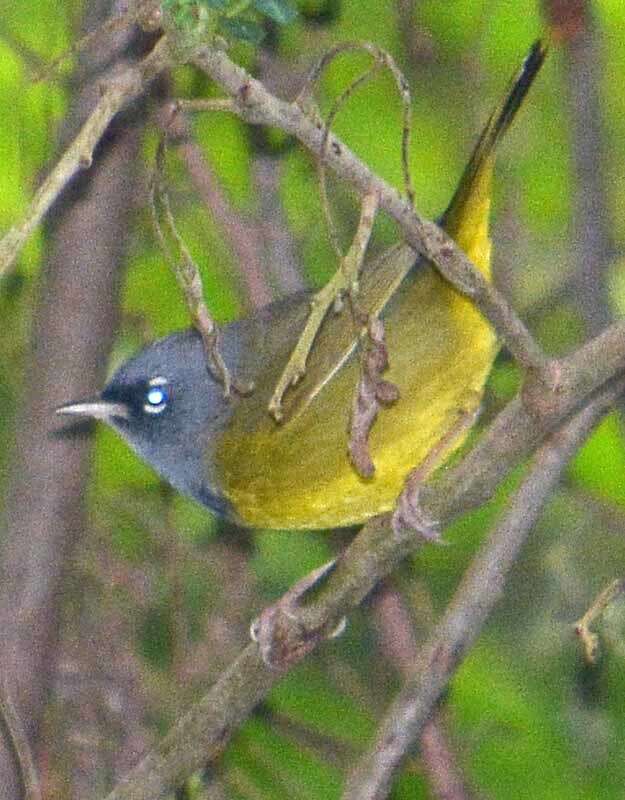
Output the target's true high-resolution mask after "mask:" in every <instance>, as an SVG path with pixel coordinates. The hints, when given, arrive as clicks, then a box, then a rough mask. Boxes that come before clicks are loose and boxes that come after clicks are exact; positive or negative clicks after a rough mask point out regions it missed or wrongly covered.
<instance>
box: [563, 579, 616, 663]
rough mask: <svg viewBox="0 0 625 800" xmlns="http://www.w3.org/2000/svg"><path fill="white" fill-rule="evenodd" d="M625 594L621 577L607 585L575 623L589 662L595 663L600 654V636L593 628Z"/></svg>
mask: <svg viewBox="0 0 625 800" xmlns="http://www.w3.org/2000/svg"><path fill="white" fill-rule="evenodd" d="M623 594H625V578H619V579H618V580H615V581H612V583H611V584H610V585H609V586H606V588H605V589H603V590H602V591H601V592H600V593H599V594H598V595H597V597H595V599H594V600H593V602H592V605H591V606H590V608H589V609H588V610H587V611H586V613H585V614H584V616H583V617H581V618H580V619H579V620H578V621H577V622H576V624H575V633H576V634H577V635H578V636H579V639H580V642H581V644H582V648H583V652H584V658H585V659H586V662H587V663H588V664H595V663H596V661H597V658H598V656H599V637H598V636H597V634H596V633H594V632H593V631H592V630H591V627H592V626H594V624H595V623H596V622H597V619H598V618H599V617H600V616H601V615H602V614H604V612H605V611H606V610H607V609H608V608H609V607H610V606H611V605H613V603H614V602H615V601H616V600H617V599H618V598H619V597H621V596H622V595H623Z"/></svg>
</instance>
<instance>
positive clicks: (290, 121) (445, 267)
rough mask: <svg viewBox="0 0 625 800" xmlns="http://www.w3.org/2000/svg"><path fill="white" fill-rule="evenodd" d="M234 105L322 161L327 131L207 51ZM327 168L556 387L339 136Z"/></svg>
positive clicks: (198, 58) (470, 271)
mask: <svg viewBox="0 0 625 800" xmlns="http://www.w3.org/2000/svg"><path fill="white" fill-rule="evenodd" d="M192 61H193V63H194V64H195V65H196V66H197V67H198V68H199V69H201V70H203V71H204V72H206V73H207V74H208V75H209V76H210V77H211V78H212V79H213V80H214V81H215V82H216V83H218V84H219V85H220V86H221V87H222V89H224V91H225V92H226V93H227V94H228V95H230V96H231V97H232V98H233V99H234V101H235V106H234V109H235V111H236V113H237V114H238V115H239V116H240V117H241V118H242V119H244V120H245V121H246V122H249V123H251V124H255V125H268V126H274V127H278V128H280V129H281V130H283V131H285V132H286V133H290V134H291V135H293V136H295V138H297V139H298V140H299V142H300V143H301V144H303V145H304V146H305V147H307V148H308V149H309V150H310V151H311V152H313V153H315V155H317V156H319V157H320V156H321V155H322V152H323V151H324V139H325V138H326V134H325V128H324V126H323V125H322V124H321V123H320V122H319V121H318V120H316V119H315V118H313V117H311V116H308V115H307V114H306V112H305V111H304V110H303V109H302V108H301V107H300V106H299V105H297V104H295V103H287V102H285V101H283V100H280V99H278V98H277V97H275V96H274V95H272V94H271V93H270V92H268V91H267V90H266V89H265V87H264V86H263V85H262V83H260V82H259V81H257V80H255V79H254V78H252V77H251V75H249V74H248V73H247V72H246V71H245V70H244V69H242V68H241V67H239V66H238V65H236V64H235V63H234V62H233V61H231V60H230V59H229V58H228V56H227V55H226V54H225V53H224V52H223V51H221V50H218V49H215V48H208V47H203V48H200V49H199V50H198V52H197V53H196V54H195V55H194V56H193V57H192ZM327 141H328V145H327V152H326V159H325V160H326V163H327V164H328V166H330V167H331V168H332V169H333V170H334V172H335V173H336V174H337V175H338V176H339V177H340V178H342V179H343V180H345V181H346V182H347V183H348V184H350V185H351V186H352V187H353V188H354V189H356V191H357V192H358V194H359V195H360V196H361V197H364V196H366V195H369V194H371V193H372V192H373V193H374V194H375V195H376V196H377V197H378V198H379V204H380V208H381V209H383V210H384V211H386V212H387V214H389V216H390V217H392V219H393V220H395V222H396V223H397V224H398V225H399V227H400V228H401V230H402V233H403V235H404V237H405V239H406V241H407V242H408V244H409V245H411V246H412V247H414V248H415V250H416V251H417V252H418V253H421V254H422V255H424V256H425V257H426V258H427V259H428V260H429V261H431V262H432V263H433V264H434V265H435V266H436V268H437V269H438V270H439V271H440V273H441V274H442V275H443V276H444V277H445V278H446V279H447V280H448V281H449V282H450V283H451V284H452V285H453V286H454V287H455V288H456V289H457V290H458V291H460V292H461V293H462V294H465V295H466V296H467V297H470V298H471V299H472V300H473V302H474V303H475V305H476V306H477V307H478V308H479V310H480V311H481V312H482V314H483V315H484V316H485V317H486V319H487V320H488V321H489V322H490V323H491V324H492V325H493V327H494V328H495V330H496V331H497V333H498V335H499V336H500V337H501V339H502V340H503V342H504V343H505V345H506V346H507V347H508V349H509V350H510V352H511V353H512V355H513V356H514V357H515V359H516V360H517V361H518V362H519V364H521V366H523V367H524V368H525V369H527V370H531V371H535V372H536V373H538V374H540V375H541V376H543V377H544V378H545V379H546V383H547V385H550V384H551V370H550V365H549V362H548V360H547V359H546V358H545V355H544V354H543V352H542V351H541V349H540V348H539V347H538V345H537V344H536V342H535V341H534V339H533V338H532V336H531V334H530V333H529V331H528V330H527V328H526V327H525V325H524V324H523V322H522V321H521V320H520V319H519V317H518V316H517V315H516V314H515V312H514V311H513V310H512V309H511V308H510V306H509V305H508V303H507V302H506V300H505V299H504V297H503V296H502V295H501V294H500V293H499V292H498V291H497V289H495V287H494V286H493V285H492V284H491V283H489V281H487V280H486V278H484V276H483V275H482V274H481V272H480V271H479V270H478V269H476V267H475V266H474V265H473V264H472V263H471V261H470V260H469V259H468V258H467V257H466V255H465V254H464V253H463V252H462V250H461V249H460V248H459V247H458V246H457V245H456V244H455V242H454V241H453V240H452V239H450V237H449V236H448V235H447V234H446V233H445V232H444V231H443V230H442V229H441V228H439V227H438V225H436V224H434V223H433V222H429V221H428V220H425V219H423V218H422V217H420V216H419V215H418V214H417V213H416V212H415V211H414V209H413V208H412V206H411V204H410V202H409V200H406V199H404V198H402V197H401V195H400V194H399V192H398V191H397V190H396V189H395V188H393V187H391V186H389V185H388V184H387V183H386V182H385V181H383V180H382V179H381V178H379V177H378V176H377V175H376V174H374V173H373V172H372V171H371V170H370V169H369V168H368V167H367V166H366V165H365V164H364V163H363V162H362V161H361V160H360V159H359V158H358V157H357V156H356V155H355V154H354V153H352V152H351V151H350V150H349V148H347V147H346V145H344V144H343V142H341V141H340V140H339V139H338V138H337V137H336V136H334V134H331V133H330V134H328V135H327Z"/></svg>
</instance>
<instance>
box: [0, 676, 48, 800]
mask: <svg viewBox="0 0 625 800" xmlns="http://www.w3.org/2000/svg"><path fill="white" fill-rule="evenodd" d="M0 729H4V737H3V738H4V739H5V741H6V742H7V743H8V744H9V746H10V749H11V750H12V751H13V755H14V757H15V762H16V764H17V767H18V770H19V779H20V781H21V783H22V788H23V789H24V800H41V787H40V786H39V776H38V775H37V768H36V767H35V760H34V758H33V752H32V749H31V747H30V743H29V741H28V737H27V736H26V733H25V731H24V729H23V727H22V724H21V721H20V718H19V716H18V714H17V711H16V710H15V706H14V705H13V701H12V700H11V696H10V694H9V687H8V686H7V684H6V681H5V680H2V681H1V685H0Z"/></svg>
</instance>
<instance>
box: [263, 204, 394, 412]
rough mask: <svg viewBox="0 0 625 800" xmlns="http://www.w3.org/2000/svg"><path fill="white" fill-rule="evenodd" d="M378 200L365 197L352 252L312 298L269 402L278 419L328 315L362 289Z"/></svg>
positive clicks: (303, 370) (351, 248) (303, 371)
mask: <svg viewBox="0 0 625 800" xmlns="http://www.w3.org/2000/svg"><path fill="white" fill-rule="evenodd" d="M377 208H378V199H377V197H376V195H375V193H374V192H371V193H370V194H367V195H365V196H364V197H363V200H362V207H361V212H360V220H359V222H358V228H357V229H356V233H355V234H354V240H353V242H352V246H351V247H350V249H349V252H348V253H347V254H346V255H345V257H344V258H343V259H342V260H341V264H340V265H339V268H338V270H337V271H336V272H335V273H334V275H333V276H332V278H331V279H330V280H329V281H328V283H326V285H325V286H324V287H323V289H321V290H320V291H319V292H317V294H316V295H315V296H314V297H313V298H312V300H311V304H310V306H311V307H310V313H309V315H308V319H307V320H306V324H305V326H304V329H303V331H302V333H301V334H300V337H299V339H298V341H297V344H296V346H295V349H294V350H293V352H292V353H291V356H290V358H289V360H288V362H287V364H286V366H285V367H284V370H283V371H282V373H281V375H280V378H279V379H278V382H277V384H276V388H275V389H274V393H273V395H272V397H271V400H270V401H269V406H268V408H269V412H270V413H271V414H273V416H274V418H275V419H276V420H278V421H279V420H280V419H282V399H283V397H284V394H285V392H286V390H287V389H288V388H289V387H290V386H294V385H295V384H296V383H297V382H298V381H299V380H300V379H301V377H302V376H303V375H304V373H305V370H306V362H307V360H308V356H309V354H310V351H311V349H312V346H313V343H314V341H315V337H316V336H317V332H318V331H319V328H320V327H321V325H322V323H323V320H324V319H325V317H326V314H327V313H328V312H329V311H330V309H331V308H333V307H334V309H335V311H337V312H338V311H339V310H340V307H341V304H342V300H343V296H344V295H345V294H346V293H349V294H350V295H355V294H356V293H357V288H358V275H359V273H360V269H361V267H362V263H363V261H364V257H365V253H366V250H367V245H368V244H369V237H370V236H371V230H372V228H373V222H374V219H375V214H376V210H377Z"/></svg>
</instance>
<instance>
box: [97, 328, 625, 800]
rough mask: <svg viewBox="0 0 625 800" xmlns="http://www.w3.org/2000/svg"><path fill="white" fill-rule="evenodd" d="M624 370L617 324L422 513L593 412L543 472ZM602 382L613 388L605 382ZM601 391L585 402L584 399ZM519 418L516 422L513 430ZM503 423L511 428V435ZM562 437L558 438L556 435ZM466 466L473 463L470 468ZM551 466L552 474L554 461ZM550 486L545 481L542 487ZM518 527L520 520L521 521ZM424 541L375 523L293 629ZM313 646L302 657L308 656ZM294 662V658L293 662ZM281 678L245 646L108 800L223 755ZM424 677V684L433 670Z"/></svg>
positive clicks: (363, 587)
mask: <svg viewBox="0 0 625 800" xmlns="http://www.w3.org/2000/svg"><path fill="white" fill-rule="evenodd" d="M624 366H625V326H623V325H614V326H612V327H611V328H609V329H608V330H607V331H605V333H604V334H602V335H601V336H600V337H597V339H594V340H592V341H591V342H589V343H588V344H587V345H586V346H585V347H583V348H582V349H581V350H580V351H578V352H577V353H575V354H573V355H572V356H570V357H569V358H567V359H564V360H563V361H562V362H558V363H557V364H556V367H557V371H558V374H559V375H560V377H561V381H560V391H559V392H558V394H557V397H556V399H557V400H558V402H557V403H553V404H552V405H550V406H546V407H545V408H543V409H540V408H536V409H535V411H534V413H533V415H530V412H529V411H527V410H526V408H525V406H524V404H523V403H522V401H521V399H520V397H517V398H515V399H514V400H513V401H512V402H511V403H510V404H509V405H508V406H507V407H506V408H505V409H504V410H503V411H502V412H501V414H500V415H499V417H498V418H497V419H496V420H495V422H494V423H493V425H492V426H491V428H489V430H488V431H487V432H486V434H485V435H484V437H483V438H482V440H481V441H480V442H478V444H477V446H476V447H475V448H474V450H473V451H471V453H469V455H468V456H467V458H465V459H464V460H463V461H462V462H460V464H458V465H457V466H456V467H455V468H453V469H450V470H449V471H448V472H446V473H445V476H444V479H443V480H438V481H436V482H432V483H430V484H426V485H425V486H424V487H422V493H423V495H422V496H423V497H424V499H425V500H427V508H426V510H427V511H428V512H429V511H430V510H431V509H436V512H437V519H438V520H439V521H440V522H441V524H442V525H446V524H447V523H448V522H449V521H450V520H451V519H452V518H453V516H455V515H457V514H458V513H460V512H461V511H462V510H464V507H465V505H466V504H467V503H468V502H470V501H471V502H472V501H473V500H474V498H476V497H490V496H491V495H492V493H493V491H494V489H495V488H496V486H497V485H498V483H499V482H500V481H501V480H502V478H503V476H504V475H506V474H507V473H508V472H509V470H510V469H511V468H512V467H513V466H514V465H516V464H517V463H518V462H519V461H520V460H521V459H522V458H523V457H524V456H526V455H527V454H528V453H529V452H531V451H532V450H534V449H536V448H537V447H538V446H539V444H540V442H541V441H542V439H544V438H545V437H546V436H547V435H548V434H549V433H550V432H552V431H554V430H556V429H557V428H558V426H559V425H561V424H562V422H563V421H564V419H565V418H566V417H567V416H569V415H570V414H571V413H573V412H574V411H575V410H577V409H579V408H580V407H581V405H582V403H583V402H584V401H588V402H589V407H588V408H589V410H588V411H583V412H581V413H580V416H579V418H578V419H576V421H575V422H573V423H571V426H570V427H569V428H567V429H566V431H565V432H563V433H562V434H558V435H554V436H553V439H552V441H551V444H550V445H549V446H548V447H547V446H546V448H545V450H544V452H543V455H542V456H541V459H539V461H538V464H537V469H540V468H541V467H540V465H541V464H542V463H543V461H542V459H545V465H544V469H545V470H547V467H548V466H549V465H551V463H552V462H551V459H552V458H553V456H551V455H550V453H552V451H554V450H556V451H558V452H559V447H561V446H564V445H566V453H567V454H568V452H569V450H568V448H569V447H573V445H572V444H568V443H569V437H573V434H574V433H575V432H576V431H577V433H575V437H574V442H575V445H577V444H578V443H579V441H581V438H582V432H585V431H587V430H588V429H589V427H590V425H591V423H592V422H593V421H594V420H595V419H596V418H597V417H598V415H599V414H600V413H605V411H607V410H608V409H609V408H610V406H611V405H612V404H613V403H614V401H615V398H616V397H617V396H618V395H619V393H621V392H622V391H624V390H625V378H623V377H622V376H620V377H616V378H615V377H613V376H614V375H619V373H620V372H622V370H623V368H624ZM609 379H611V380H609ZM606 380H609V383H608V384H607V385H606V386H603V384H604V383H605V381H606ZM602 386H603V388H601V390H600V392H599V393H598V394H597V395H596V396H595V397H594V399H592V400H590V399H589V398H590V395H591V394H593V393H595V392H597V391H598V389H600V387H602ZM515 416H516V417H519V419H520V422H519V423H518V424H517V423H515ZM506 425H509V426H511V431H510V435H509V436H508V435H507V433H506V427H505V426H506ZM560 436H561V437H563V438H562V439H560V438H558V437H560ZM502 438H503V441H502ZM559 442H562V443H563V444H562V445H560V444H558V443H559ZM467 462H470V467H469V468H467V467H466V464H467ZM493 465H494V466H493ZM551 468H552V469H554V467H553V465H552V466H551ZM549 474H550V473H549ZM558 474H559V472H558ZM547 482H548V480H547V479H545V480H544V481H543V483H545V484H546V483H547ZM532 485H533V484H532ZM519 503H520V500H519V498H517V503H516V505H515V508H516V509H517V517H515V519H518V516H519V515H518V511H519V507H520V506H519ZM526 505H527V502H526ZM523 511H524V512H525V511H527V508H524V509H523ZM520 516H521V517H522V516H523V515H522V514H521V515H520ZM507 519H508V522H507V525H508V526H509V527H512V517H509V518H507ZM519 524H520V525H523V524H525V523H523V520H522V519H521V521H520V522H519ZM422 543H423V540H422V539H421V538H420V537H419V534H418V533H417V532H415V531H412V530H405V531H401V532H398V533H396V534H395V535H391V533H390V519H389V515H387V516H385V517H379V518H377V519H373V520H371V521H370V522H369V523H368V524H367V525H366V526H365V528H364V529H363V531H362V532H361V534H360V535H359V536H357V537H356V539H354V541H353V542H352V544H351V545H350V546H349V547H348V548H347V550H346V551H345V552H344V554H343V556H342V557H341V558H340V559H339V561H338V564H337V566H336V568H335V569H334V570H333V572H332V573H331V574H330V577H329V578H328V579H327V581H326V582H325V583H324V584H323V585H322V586H321V588H320V589H319V590H318V591H317V592H316V594H315V597H314V600H313V601H312V602H310V603H309V604H307V605H306V606H304V607H303V608H301V609H300V610H299V612H297V613H294V614H293V617H292V620H291V622H292V624H293V626H294V627H296V628H298V629H300V630H301V631H303V632H304V633H307V634H309V635H310V636H311V637H313V636H314V635H315V633H316V632H319V631H323V630H327V629H328V628H329V627H331V626H332V624H333V623H337V622H338V621H339V620H340V619H341V617H343V616H344V615H345V614H347V613H349V611H351V610H352V609H353V608H354V607H355V606H357V605H358V604H359V603H360V602H362V600H363V599H364V598H365V597H366V596H367V595H368V594H369V592H370V591H371V589H372V588H373V587H374V586H375V585H376V584H377V583H378V581H380V580H381V579H382V578H383V577H385V576H386V575H388V574H389V573H390V572H392V571H393V570H394V569H395V568H396V567H397V566H398V565H399V563H400V562H401V560H402V559H403V558H404V557H405V556H406V555H407V554H408V553H409V552H410V551H411V550H414V549H415V548H416V547H418V546H419V545H420V544H422ZM459 596H462V597H464V596H465V595H464V594H462V595H459ZM469 616H470V615H469ZM469 616H467V624H468V622H469ZM312 647H313V646H312V645H311V646H310V647H309V648H308V649H307V650H306V652H310V650H311V649H312ZM428 652H429V651H428ZM297 660H298V658H297V657H293V659H292V661H291V664H294V663H297ZM450 669H451V666H450ZM282 674H283V670H278V669H272V668H271V667H270V666H268V665H267V664H266V663H265V662H264V661H263V659H262V658H261V656H260V654H259V652H258V647H257V645H256V644H250V645H248V646H247V647H246V648H245V650H243V652H242V653H241V655H240V656H239V657H238V659H237V660H236V661H235V662H234V663H233V664H232V665H231V667H230V668H229V669H228V670H227V671H226V672H225V673H224V674H223V675H222V677H221V678H220V679H219V681H218V682H217V683H216V684H215V685H214V686H213V687H212V688H211V689H210V690H209V692H208V693H207V694H206V695H205V696H204V698H203V699H202V700H201V702H200V703H199V704H198V705H196V706H195V707H194V708H193V709H192V710H191V711H190V712H189V713H188V714H187V715H186V716H185V717H183V718H182V719H181V720H180V721H179V723H178V724H177V725H176V727H175V728H174V729H173V730H172V732H171V733H170V734H169V735H168V736H167V737H165V739H164V740H163V741H162V742H161V744H160V745H159V746H158V748H157V750H156V751H154V752H153V753H151V754H149V755H148V756H147V757H146V758H145V759H144V760H143V761H142V762H141V763H140V764H139V765H138V766H137V768H136V769H135V770H134V771H133V772H132V773H131V774H130V775H129V776H128V779H127V781H125V782H124V783H123V784H122V785H120V786H119V787H117V789H116V790H115V791H114V792H113V793H112V794H110V795H109V797H108V799H107V800H148V799H149V800H154V798H157V797H162V796H163V794H164V793H165V792H166V791H167V790H168V789H169V788H171V787H172V786H175V785H176V783H177V782H178V781H180V780H182V779H183V778H185V777H186V776H188V775H190V774H191V773H192V772H194V771H195V770H197V769H199V768H200V767H201V766H202V765H203V764H205V763H206V761H207V760H210V759H211V758H214V757H216V756H217V755H218V754H219V753H221V752H222V751H223V749H224V748H225V746H226V744H227V743H228V741H229V739H230V737H231V735H232V733H233V732H234V730H235V728H236V727H237V725H238V724H239V723H240V722H241V721H242V720H243V719H244V718H245V717H246V716H248V715H249V714H250V713H251V712H252V710H253V708H254V706H255V705H256V704H257V703H258V702H259V700H261V699H262V698H263V697H265V696H266V695H267V693H268V692H269V690H270V689H271V687H272V686H273V685H274V683H276V682H277V681H278V680H279V679H280V677H281V676H282ZM424 674H425V678H424V679H425V681H426V683H427V685H428V687H429V686H430V683H429V682H428V680H429V678H428V675H429V674H428V673H424ZM448 674H451V673H448ZM440 680H441V681H444V680H446V678H440ZM438 685H439V684H437V686H438ZM441 685H442V684H441ZM437 691H439V689H437V690H436V691H433V693H432V694H431V695H429V697H431V698H432V703H433V702H435V699H436V697H438V694H437ZM431 707H432V705H431V704H430V705H429V707H428V709H427V712H423V713H424V718H425V717H426V716H427V713H429V710H430V709H431Z"/></svg>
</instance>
